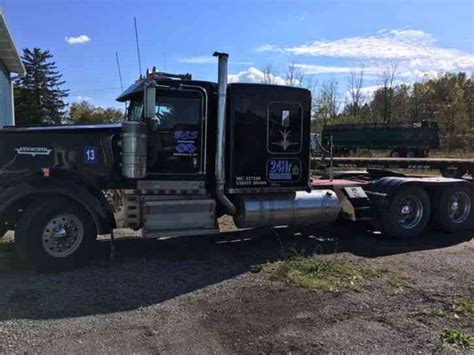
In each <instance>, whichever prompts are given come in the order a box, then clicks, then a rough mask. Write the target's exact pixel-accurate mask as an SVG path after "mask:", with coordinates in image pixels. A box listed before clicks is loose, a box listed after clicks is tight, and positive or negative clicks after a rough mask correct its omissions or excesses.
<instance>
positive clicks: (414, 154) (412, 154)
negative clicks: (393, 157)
mask: <svg viewBox="0 0 474 355" xmlns="http://www.w3.org/2000/svg"><path fill="white" fill-rule="evenodd" d="M406 157H407V158H411V159H413V158H417V157H418V154H417V151H415V150H409V151H408V152H407V154H406Z"/></svg>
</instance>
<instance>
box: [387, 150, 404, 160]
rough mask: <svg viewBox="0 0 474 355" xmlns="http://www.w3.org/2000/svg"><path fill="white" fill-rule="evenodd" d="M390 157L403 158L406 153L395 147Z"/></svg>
mask: <svg viewBox="0 0 474 355" xmlns="http://www.w3.org/2000/svg"><path fill="white" fill-rule="evenodd" d="M390 157H391V158H403V157H404V154H403V152H401V151H400V150H398V149H394V150H392V151H391V152H390Z"/></svg>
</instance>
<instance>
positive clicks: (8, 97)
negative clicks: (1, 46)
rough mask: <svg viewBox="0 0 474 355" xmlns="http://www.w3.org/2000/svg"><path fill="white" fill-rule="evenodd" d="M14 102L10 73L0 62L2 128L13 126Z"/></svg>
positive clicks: (0, 120) (0, 113)
mask: <svg viewBox="0 0 474 355" xmlns="http://www.w3.org/2000/svg"><path fill="white" fill-rule="evenodd" d="M12 102H13V100H12V86H11V80H10V72H9V71H8V70H7V68H5V65H4V64H3V62H1V61H0V126H12V125H13V107H12Z"/></svg>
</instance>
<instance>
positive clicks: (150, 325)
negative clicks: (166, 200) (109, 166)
mask: <svg viewBox="0 0 474 355" xmlns="http://www.w3.org/2000/svg"><path fill="white" fill-rule="evenodd" d="M224 228H225V229H226V230H230V231H228V232H225V233H221V234H219V235H215V236H209V237H189V238H180V239H177V238H175V239H168V240H161V241H156V240H141V239H137V238H124V236H127V235H129V233H128V232H127V231H122V233H121V234H122V238H119V239H118V240H117V241H116V256H115V258H114V261H113V263H110V262H109V258H108V256H109V242H108V240H101V241H100V242H99V247H98V250H97V253H96V255H95V256H94V258H93V260H92V261H91V264H90V266H87V267H84V268H82V269H79V270H76V271H73V272H66V273H61V274H51V275H41V274H37V273H35V272H33V271H31V270H30V269H29V268H28V266H27V265H23V264H21V263H20V262H19V261H18V260H17V259H16V258H15V256H14V254H12V252H13V244H12V243H8V240H7V241H6V242H3V243H2V244H0V259H1V258H3V260H7V261H8V264H5V263H3V264H0V265H1V266H2V267H0V352H1V353H5V352H6V353H26V352H29V353H58V354H59V353H61V354H63V353H114V354H116V353H169V354H176V353H193V354H202V353H218V354H226V353H252V354H256V353H320V352H324V353H327V352H332V353H338V352H346V353H347V352H349V353H415V352H416V353H418V352H419V353H432V352H437V353H438V352H439V353H445V352H452V351H459V350H455V349H451V348H448V347H443V345H442V343H441V341H440V334H441V333H442V332H443V330H444V329H447V328H452V329H458V330H461V331H462V332H463V333H465V334H470V335H474V319H473V317H472V313H471V314H457V313H456V312H455V311H454V310H453V305H454V304H455V301H456V300H457V299H462V298H469V297H470V298H471V299H472V297H473V296H474V258H473V252H474V240H473V239H472V236H473V235H472V234H471V235H467V234H466V235H447V234H441V233H439V234H437V233H430V234H429V235H427V236H426V237H424V238H422V239H419V240H416V241H412V242H400V241H395V240H390V239H387V238H384V237H382V236H381V235H377V234H371V233H368V232H367V231H365V229H364V228H363V227H361V226H354V225H351V224H348V225H345V226H338V227H314V228H311V229H310V230H306V231H304V233H303V234H297V235H293V234H292V233H289V232H288V230H286V229H280V230H278V233H277V234H275V233H274V232H272V231H271V230H259V231H250V230H249V231H231V230H232V225H231V223H229V222H228V221H227V222H226V223H224ZM313 253H317V254H322V255H323V257H324V258H339V259H341V260H344V261H346V262H348V263H351V264H355V265H361V266H364V267H368V268H373V269H377V270H391V272H392V274H393V275H397V277H398V278H399V279H400V280H403V282H400V283H387V282H384V281H381V280H372V281H368V282H364V283H362V284H361V285H360V286H359V287H356V288H351V289H345V290H340V291H337V292H323V291H310V290H305V289H302V288H298V287H295V286H292V285H290V284H287V283H286V282H283V281H274V280H271V278H269V277H268V275H267V273H265V272H264V271H261V272H258V271H259V270H260V268H259V267H258V266H259V265H262V264H267V263H272V262H277V261H278V260H282V259H283V258H285V257H288V256H290V255H294V254H298V255H301V254H303V255H305V254H313ZM465 352H467V350H465Z"/></svg>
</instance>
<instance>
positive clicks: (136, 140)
mask: <svg viewBox="0 0 474 355" xmlns="http://www.w3.org/2000/svg"><path fill="white" fill-rule="evenodd" d="M146 152H147V130H146V125H145V124H144V123H141V122H134V121H127V122H123V123H122V159H123V161H122V175H123V176H125V177H127V178H130V179H141V178H143V177H145V176H146V173H147V171H146V169H147V166H146Z"/></svg>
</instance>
